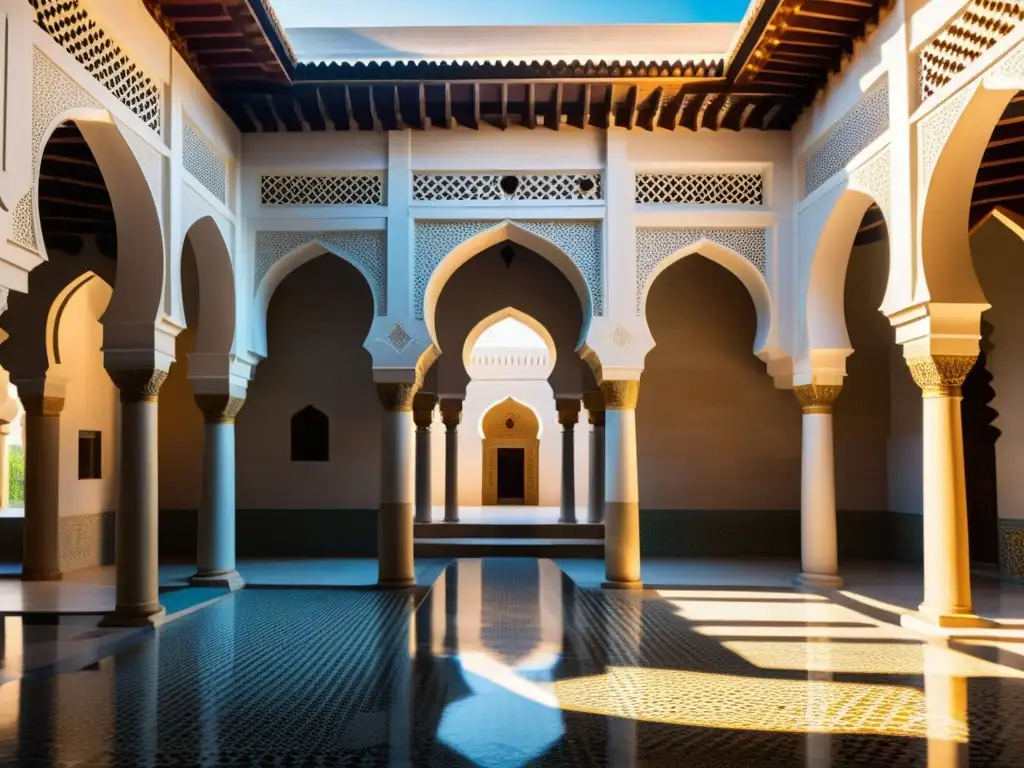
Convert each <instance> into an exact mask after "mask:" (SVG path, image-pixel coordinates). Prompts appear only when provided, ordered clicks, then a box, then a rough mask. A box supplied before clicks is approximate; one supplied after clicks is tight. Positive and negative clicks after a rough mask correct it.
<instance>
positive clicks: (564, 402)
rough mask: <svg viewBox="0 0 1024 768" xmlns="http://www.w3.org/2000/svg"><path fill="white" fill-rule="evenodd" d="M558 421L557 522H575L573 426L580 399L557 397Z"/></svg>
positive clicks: (576, 419) (578, 411)
mask: <svg viewBox="0 0 1024 768" xmlns="http://www.w3.org/2000/svg"><path fill="white" fill-rule="evenodd" d="M555 406H556V407H557V408H558V423H559V424H561V425H562V497H561V499H562V500H561V509H560V511H559V514H558V522H560V523H575V522H576V462H575V457H576V441H575V427H576V423H577V422H578V421H579V420H580V401H579V400H578V399H576V398H562V397H560V398H558V399H557V400H556V401H555Z"/></svg>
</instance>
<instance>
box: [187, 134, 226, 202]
mask: <svg viewBox="0 0 1024 768" xmlns="http://www.w3.org/2000/svg"><path fill="white" fill-rule="evenodd" d="M181 163H182V165H183V166H184V167H185V170H186V171H188V172H189V173H190V174H192V177H193V178H194V179H195V180H196V181H198V182H199V183H200V184H202V185H203V186H204V187H206V188H207V189H208V190H209V191H210V194H212V195H213V196H214V197H216V198H217V199H218V200H220V201H221V202H222V203H227V201H228V167H227V163H225V162H224V160H223V159H222V158H221V156H220V155H218V154H217V153H216V152H214V151H213V149H211V147H210V145H209V144H208V143H207V142H206V139H204V138H203V136H202V134H201V133H199V130H198V129H197V128H196V127H195V126H193V125H192V124H191V123H190V122H189V121H188V120H184V121H182V124H181Z"/></svg>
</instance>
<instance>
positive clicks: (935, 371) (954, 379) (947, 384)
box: [907, 355, 978, 397]
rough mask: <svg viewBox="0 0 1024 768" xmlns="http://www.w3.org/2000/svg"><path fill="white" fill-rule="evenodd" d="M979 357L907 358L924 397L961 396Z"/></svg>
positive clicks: (937, 356)
mask: <svg viewBox="0 0 1024 768" xmlns="http://www.w3.org/2000/svg"><path fill="white" fill-rule="evenodd" d="M977 359H978V357H977V355H923V356H921V357H913V358H910V359H909V360H907V367H909V368H910V375H911V376H912V377H913V379H914V383H915V384H917V386H919V387H920V388H921V394H922V395H923V396H924V397H959V396H960V387H961V385H963V383H964V379H966V378H967V374H969V373H970V372H971V369H972V368H973V367H974V363H975V361H976V360H977Z"/></svg>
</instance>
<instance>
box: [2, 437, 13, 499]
mask: <svg viewBox="0 0 1024 768" xmlns="http://www.w3.org/2000/svg"><path fill="white" fill-rule="evenodd" d="M10 434H11V425H10V424H0V509H7V507H9V506H11V454H10V451H9V450H8V447H7V437H8V436H9V435H10Z"/></svg>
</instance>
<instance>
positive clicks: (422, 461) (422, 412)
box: [412, 392, 437, 523]
mask: <svg viewBox="0 0 1024 768" xmlns="http://www.w3.org/2000/svg"><path fill="white" fill-rule="evenodd" d="M436 405H437V395H432V394H429V393H427V392H417V393H416V396H415V397H414V398H413V401H412V418H413V422H414V423H415V424H416V522H417V523H429V522H430V514H431V488H430V424H431V422H432V421H433V419H434V406H436Z"/></svg>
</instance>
